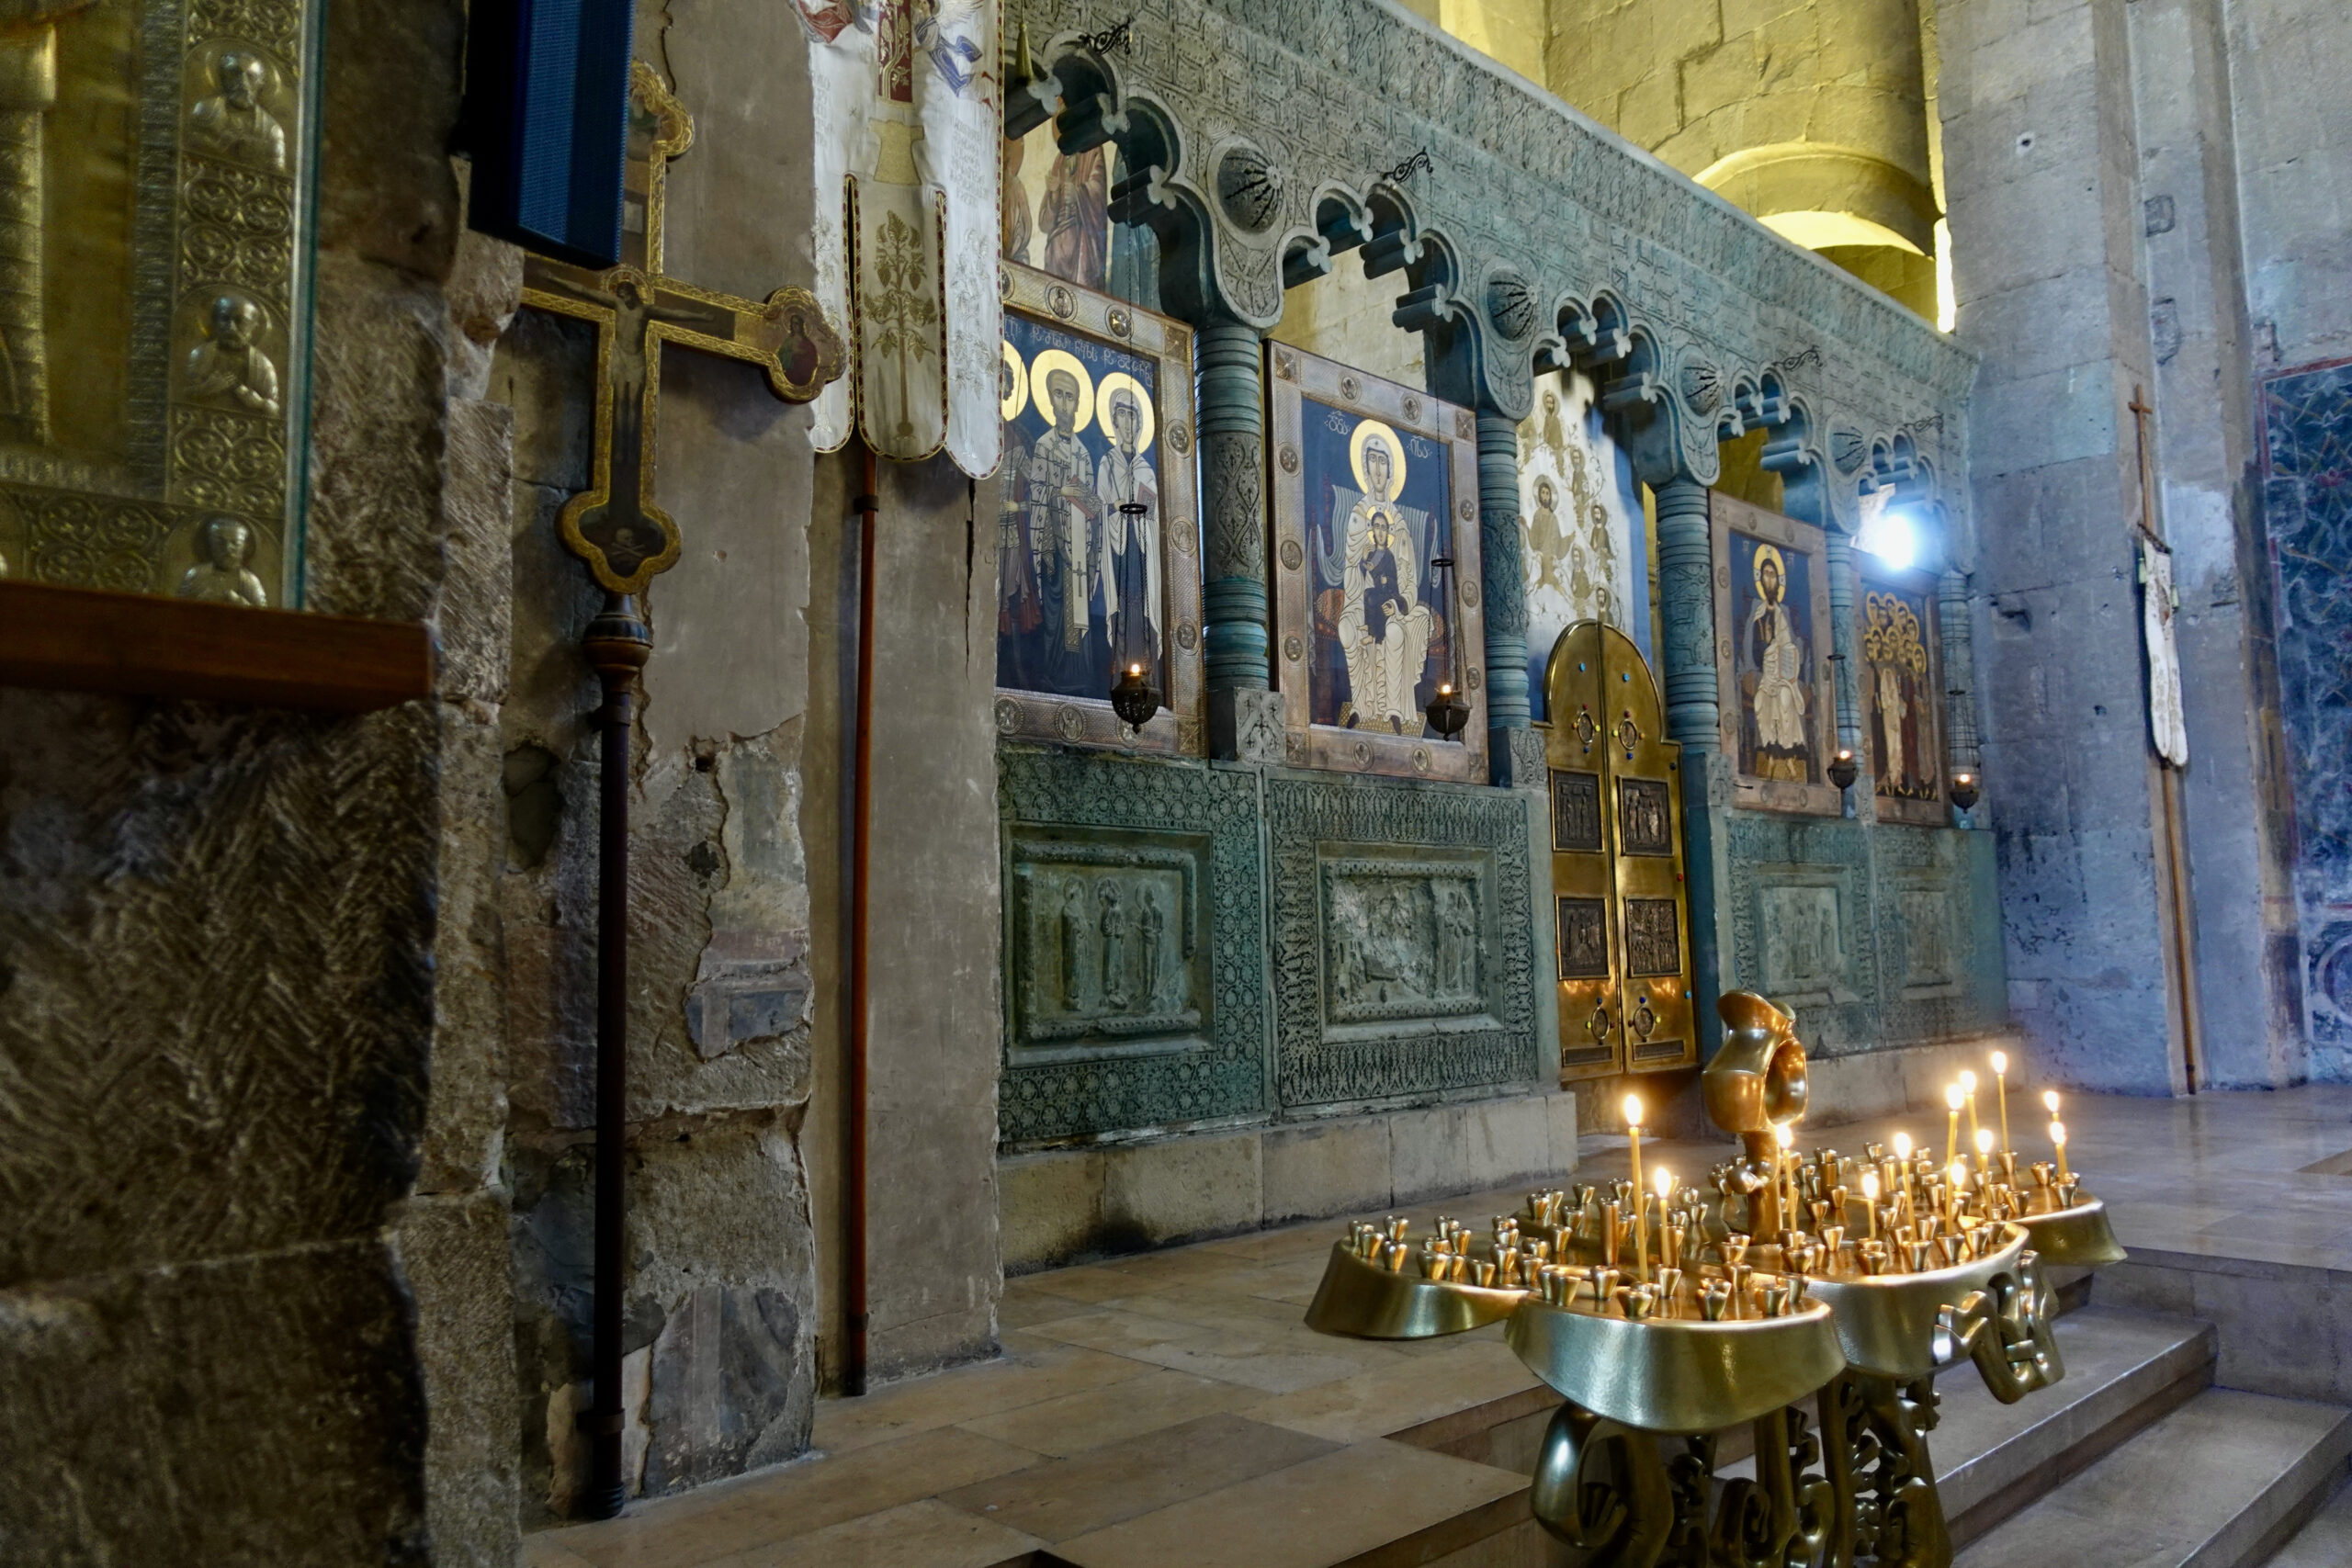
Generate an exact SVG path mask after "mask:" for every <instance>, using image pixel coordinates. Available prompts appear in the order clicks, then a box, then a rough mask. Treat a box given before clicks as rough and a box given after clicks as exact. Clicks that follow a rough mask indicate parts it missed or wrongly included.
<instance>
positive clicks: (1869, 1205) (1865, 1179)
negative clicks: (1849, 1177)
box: [1862, 1170, 1878, 1241]
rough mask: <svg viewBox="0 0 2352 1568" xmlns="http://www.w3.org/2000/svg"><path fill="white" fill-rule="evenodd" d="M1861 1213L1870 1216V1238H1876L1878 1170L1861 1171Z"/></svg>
mask: <svg viewBox="0 0 2352 1568" xmlns="http://www.w3.org/2000/svg"><path fill="white" fill-rule="evenodd" d="M1862 1213H1865V1214H1867V1215H1868V1216H1869V1217H1870V1227H1871V1240H1872V1241H1876V1240H1877V1239H1878V1172H1877V1171H1875V1170H1866V1171H1864V1172H1862Z"/></svg>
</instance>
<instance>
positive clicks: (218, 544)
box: [175, 517, 269, 610]
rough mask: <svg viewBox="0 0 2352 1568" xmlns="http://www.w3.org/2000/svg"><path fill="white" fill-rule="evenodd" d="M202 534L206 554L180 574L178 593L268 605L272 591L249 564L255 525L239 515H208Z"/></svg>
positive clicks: (258, 607)
mask: <svg viewBox="0 0 2352 1568" xmlns="http://www.w3.org/2000/svg"><path fill="white" fill-rule="evenodd" d="M199 537H200V538H201V540H202V546H203V554H202V556H201V557H200V558H198V561H197V563H196V564H195V565H194V566H192V567H190V568H188V569H187V570H186V571H185V572H182V573H181V574H180V585H179V588H178V589H177V591H176V592H175V597H177V598H181V599H201V600H204V601H205V602H207V603H208V604H243V605H246V606H247V607H249V608H252V609H255V610H266V609H267V608H268V607H269V591H268V590H267V589H266V588H265V587H263V586H262V581H261V579H260V578H258V577H256V576H254V573H253V570H251V568H250V567H249V566H248V564H247V563H248V562H250V561H251V560H252V559H253V556H254V531H253V526H252V525H250V524H248V523H246V522H244V521H243V519H241V518H236V517H208V518H206V519H205V522H204V529H203V532H202V534H201V535H200V536H199Z"/></svg>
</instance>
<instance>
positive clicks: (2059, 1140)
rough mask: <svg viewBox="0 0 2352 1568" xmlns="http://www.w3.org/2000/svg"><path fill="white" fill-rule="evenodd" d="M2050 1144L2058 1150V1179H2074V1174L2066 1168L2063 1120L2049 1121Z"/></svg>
mask: <svg viewBox="0 0 2352 1568" xmlns="http://www.w3.org/2000/svg"><path fill="white" fill-rule="evenodd" d="M2050 1144H2051V1146H2052V1148H2055V1149H2056V1150H2057V1151H2058V1179H2059V1180H2061V1181H2072V1180H2073V1179H2075V1178H2074V1175H2073V1173H2072V1172H2070V1171H2069V1170H2067V1168H2066V1123H2064V1122H2052V1123H2050Z"/></svg>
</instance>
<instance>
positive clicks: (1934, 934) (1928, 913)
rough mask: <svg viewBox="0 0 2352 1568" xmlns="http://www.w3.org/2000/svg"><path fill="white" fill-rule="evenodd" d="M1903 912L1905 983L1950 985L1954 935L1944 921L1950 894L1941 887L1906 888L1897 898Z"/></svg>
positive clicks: (1911, 986)
mask: <svg viewBox="0 0 2352 1568" xmlns="http://www.w3.org/2000/svg"><path fill="white" fill-rule="evenodd" d="M1895 902H1896V905H1897V907H1899V908H1901V909H1902V911H1903V985H1904V988H1905V989H1906V990H1909V989H1912V988H1915V987H1942V986H1948V985H1950V984H1951V980H1952V951H1951V933H1950V932H1949V931H1947V930H1946V929H1945V921H1946V920H1947V919H1949V918H1950V916H1951V895H1950V894H1949V893H1948V892H1947V891H1946V890H1945V889H1943V888H1941V887H1905V888H1904V889H1903V890H1902V891H1901V892H1900V893H1899V894H1898V895H1897V896H1896V898H1895Z"/></svg>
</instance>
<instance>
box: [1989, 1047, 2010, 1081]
mask: <svg viewBox="0 0 2352 1568" xmlns="http://www.w3.org/2000/svg"><path fill="white" fill-rule="evenodd" d="M2008 1073H2009V1054H2008V1053H2007V1051H1996V1052H1994V1053H1993V1076H1994V1077H1996V1078H1999V1077H2008Z"/></svg>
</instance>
